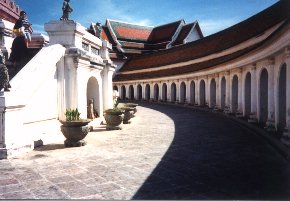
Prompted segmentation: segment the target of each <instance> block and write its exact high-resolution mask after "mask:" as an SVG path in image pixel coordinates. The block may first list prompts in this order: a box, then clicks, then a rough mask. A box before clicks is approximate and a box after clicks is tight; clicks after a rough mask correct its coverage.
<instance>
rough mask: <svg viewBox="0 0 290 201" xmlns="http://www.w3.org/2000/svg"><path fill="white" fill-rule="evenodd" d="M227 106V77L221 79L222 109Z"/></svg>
mask: <svg viewBox="0 0 290 201" xmlns="http://www.w3.org/2000/svg"><path fill="white" fill-rule="evenodd" d="M225 106H226V78H225V77H223V78H222V80H221V109H222V110H223V109H225Z"/></svg>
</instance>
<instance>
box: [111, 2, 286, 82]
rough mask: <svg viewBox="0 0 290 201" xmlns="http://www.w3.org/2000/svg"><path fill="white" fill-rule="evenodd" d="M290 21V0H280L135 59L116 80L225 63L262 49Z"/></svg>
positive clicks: (175, 72) (196, 69) (185, 70)
mask: <svg viewBox="0 0 290 201" xmlns="http://www.w3.org/2000/svg"><path fill="white" fill-rule="evenodd" d="M289 21H290V1H288V0H281V1H279V2H277V3H276V4H274V5H273V6H271V7H269V8H268V9H266V10H264V11H262V12H260V13H258V14H256V15H254V16H253V17H251V18H249V19H247V20H245V21H243V22H240V23H238V24H236V25H234V26H232V27H230V28H227V29H225V30H223V31H221V32H218V33H216V34H213V35H210V36H208V37H205V38H202V39H200V40H197V41H193V42H190V43H187V44H185V45H180V46H177V47H173V48H171V49H167V50H162V51H158V52H156V53H152V54H147V55H142V56H139V57H135V58H132V59H130V60H128V61H127V62H126V63H125V65H124V66H123V67H122V68H121V70H120V72H119V73H118V74H117V75H116V76H115V78H114V81H127V80H138V79H147V78H158V77H163V76H172V75H180V74H186V73H191V72H196V71H199V70H203V69H206V68H209V67H213V66H216V65H219V64H224V63H226V62H229V61H232V60H234V59H237V58H239V57H241V56H243V55H245V54H247V53H249V52H251V51H253V50H255V49H257V48H260V47H261V45H266V43H267V41H268V40H270V39H271V38H273V37H275V35H277V34H278V33H279V31H281V30H282V29H283V27H284V26H286V25H287V24H288V25H289ZM271 28H272V29H271ZM269 30H271V31H270V33H268V32H267V31H269ZM267 34H268V35H267ZM259 37H260V40H255V42H252V43H248V45H247V46H245V47H244V48H243V49H239V48H235V49H233V47H237V46H238V45H239V44H241V43H243V42H245V41H248V40H250V39H254V38H259ZM177 41H178V40H177ZM229 49H230V50H229ZM227 50H229V51H227ZM221 52H224V54H222V55H221V56H215V58H212V59H208V60H205V61H201V60H200V62H192V64H183V65H182V64H181V65H178V66H177V65H175V66H176V67H174V66H173V67H172V66H171V67H169V68H166V69H165V68H160V67H164V66H167V65H171V64H177V63H182V62H188V61H194V60H196V61H197V59H201V58H203V57H206V56H210V55H214V54H216V55H217V54H219V53H221ZM146 70H147V71H146ZM134 71H135V72H134ZM150 71H151V72H150Z"/></svg>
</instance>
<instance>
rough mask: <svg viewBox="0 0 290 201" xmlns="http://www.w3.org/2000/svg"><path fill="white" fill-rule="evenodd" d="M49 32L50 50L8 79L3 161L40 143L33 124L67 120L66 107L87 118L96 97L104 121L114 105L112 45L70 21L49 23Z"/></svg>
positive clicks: (0, 140) (0, 114)
mask: <svg viewBox="0 0 290 201" xmlns="http://www.w3.org/2000/svg"><path fill="white" fill-rule="evenodd" d="M45 30H46V31H47V33H48V35H49V39H50V44H49V46H46V47H44V48H42V49H41V50H40V51H39V52H38V53H37V54H36V56H34V57H33V58H32V59H31V61H30V62H29V63H28V64H27V65H26V66H24V67H23V68H22V69H21V71H20V72H19V73H17V74H16V76H15V77H14V78H13V79H12V80H11V81H10V84H11V86H12V88H11V91H10V92H1V94H0V159H3V158H8V157H13V156H16V155H18V154H20V153H23V152H27V151H30V150H32V149H33V148H34V143H35V141H39V140H41V135H39V134H41V133H40V132H41V131H40V130H38V129H34V127H35V126H34V125H36V124H38V123H39V122H45V121H48V120H53V119H55V120H64V119H65V115H64V113H65V111H66V109H75V108H78V110H79V111H80V113H81V118H84V119H86V118H87V107H88V104H89V101H90V100H91V99H93V100H94V110H96V111H97V113H98V115H99V117H100V118H102V117H103V112H104V110H106V109H108V108H112V106H113V90H112V76H113V73H114V71H115V66H114V65H113V64H112V62H111V60H110V58H109V49H110V48H111V46H110V44H109V43H108V42H106V41H102V40H100V39H99V38H97V37H95V36H93V35H91V34H90V33H88V32H87V31H86V29H85V28H84V27H83V26H81V25H80V24H78V23H76V22H74V21H71V20H69V21H51V22H49V23H47V24H45ZM36 128H37V126H36ZM28 131H29V132H28Z"/></svg>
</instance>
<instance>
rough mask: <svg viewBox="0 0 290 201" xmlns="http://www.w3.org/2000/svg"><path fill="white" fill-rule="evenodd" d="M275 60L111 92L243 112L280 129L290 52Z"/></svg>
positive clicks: (122, 86) (124, 96)
mask: <svg viewBox="0 0 290 201" xmlns="http://www.w3.org/2000/svg"><path fill="white" fill-rule="evenodd" d="M278 57H279V58H280V59H265V60H264V61H262V62H259V63H257V64H252V65H248V66H245V67H243V68H234V69H231V70H227V71H223V72H218V73H215V74H207V73H206V71H205V72H204V75H200V76H196V77H194V76H193V77H192V78H186V79H182V78H181V79H168V80H160V81H155V82H154V81H148V82H146V81H142V82H137V81H136V82H135V83H128V84H118V85H114V89H115V90H118V91H119V93H120V98H121V100H125V99H129V100H144V101H162V102H171V103H179V104H190V105H198V106H208V107H209V108H215V109H220V110H228V111H229V112H231V113H242V115H243V116H244V117H248V118H249V117H250V115H251V116H252V117H253V116H254V115H255V117H256V119H257V121H258V122H259V123H260V124H262V125H266V122H267V121H270V122H275V127H276V128H277V130H283V129H284V127H285V126H286V119H287V117H288V114H287V113H288V112H287V110H286V108H290V105H289V103H288V104H287V97H288V99H289V95H290V94H289V92H290V86H289V85H287V81H288V82H289V81H290V75H289V71H290V69H289V67H290V53H289V50H287V51H285V53H284V54H281V55H279V56H278ZM286 72H287V73H286ZM287 89H288V90H287ZM287 91H288V96H286V94H287V93H286V92H287ZM288 102H289V100H288ZM287 106H288V107H287ZM289 120H290V119H289Z"/></svg>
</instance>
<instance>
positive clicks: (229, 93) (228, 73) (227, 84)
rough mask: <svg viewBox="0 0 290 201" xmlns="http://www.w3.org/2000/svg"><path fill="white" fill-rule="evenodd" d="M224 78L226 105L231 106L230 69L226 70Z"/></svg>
mask: <svg viewBox="0 0 290 201" xmlns="http://www.w3.org/2000/svg"><path fill="white" fill-rule="evenodd" d="M225 79H226V106H227V107H229V108H231V94H232V89H231V86H232V84H231V81H232V79H231V74H230V71H227V72H226V73H225Z"/></svg>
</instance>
